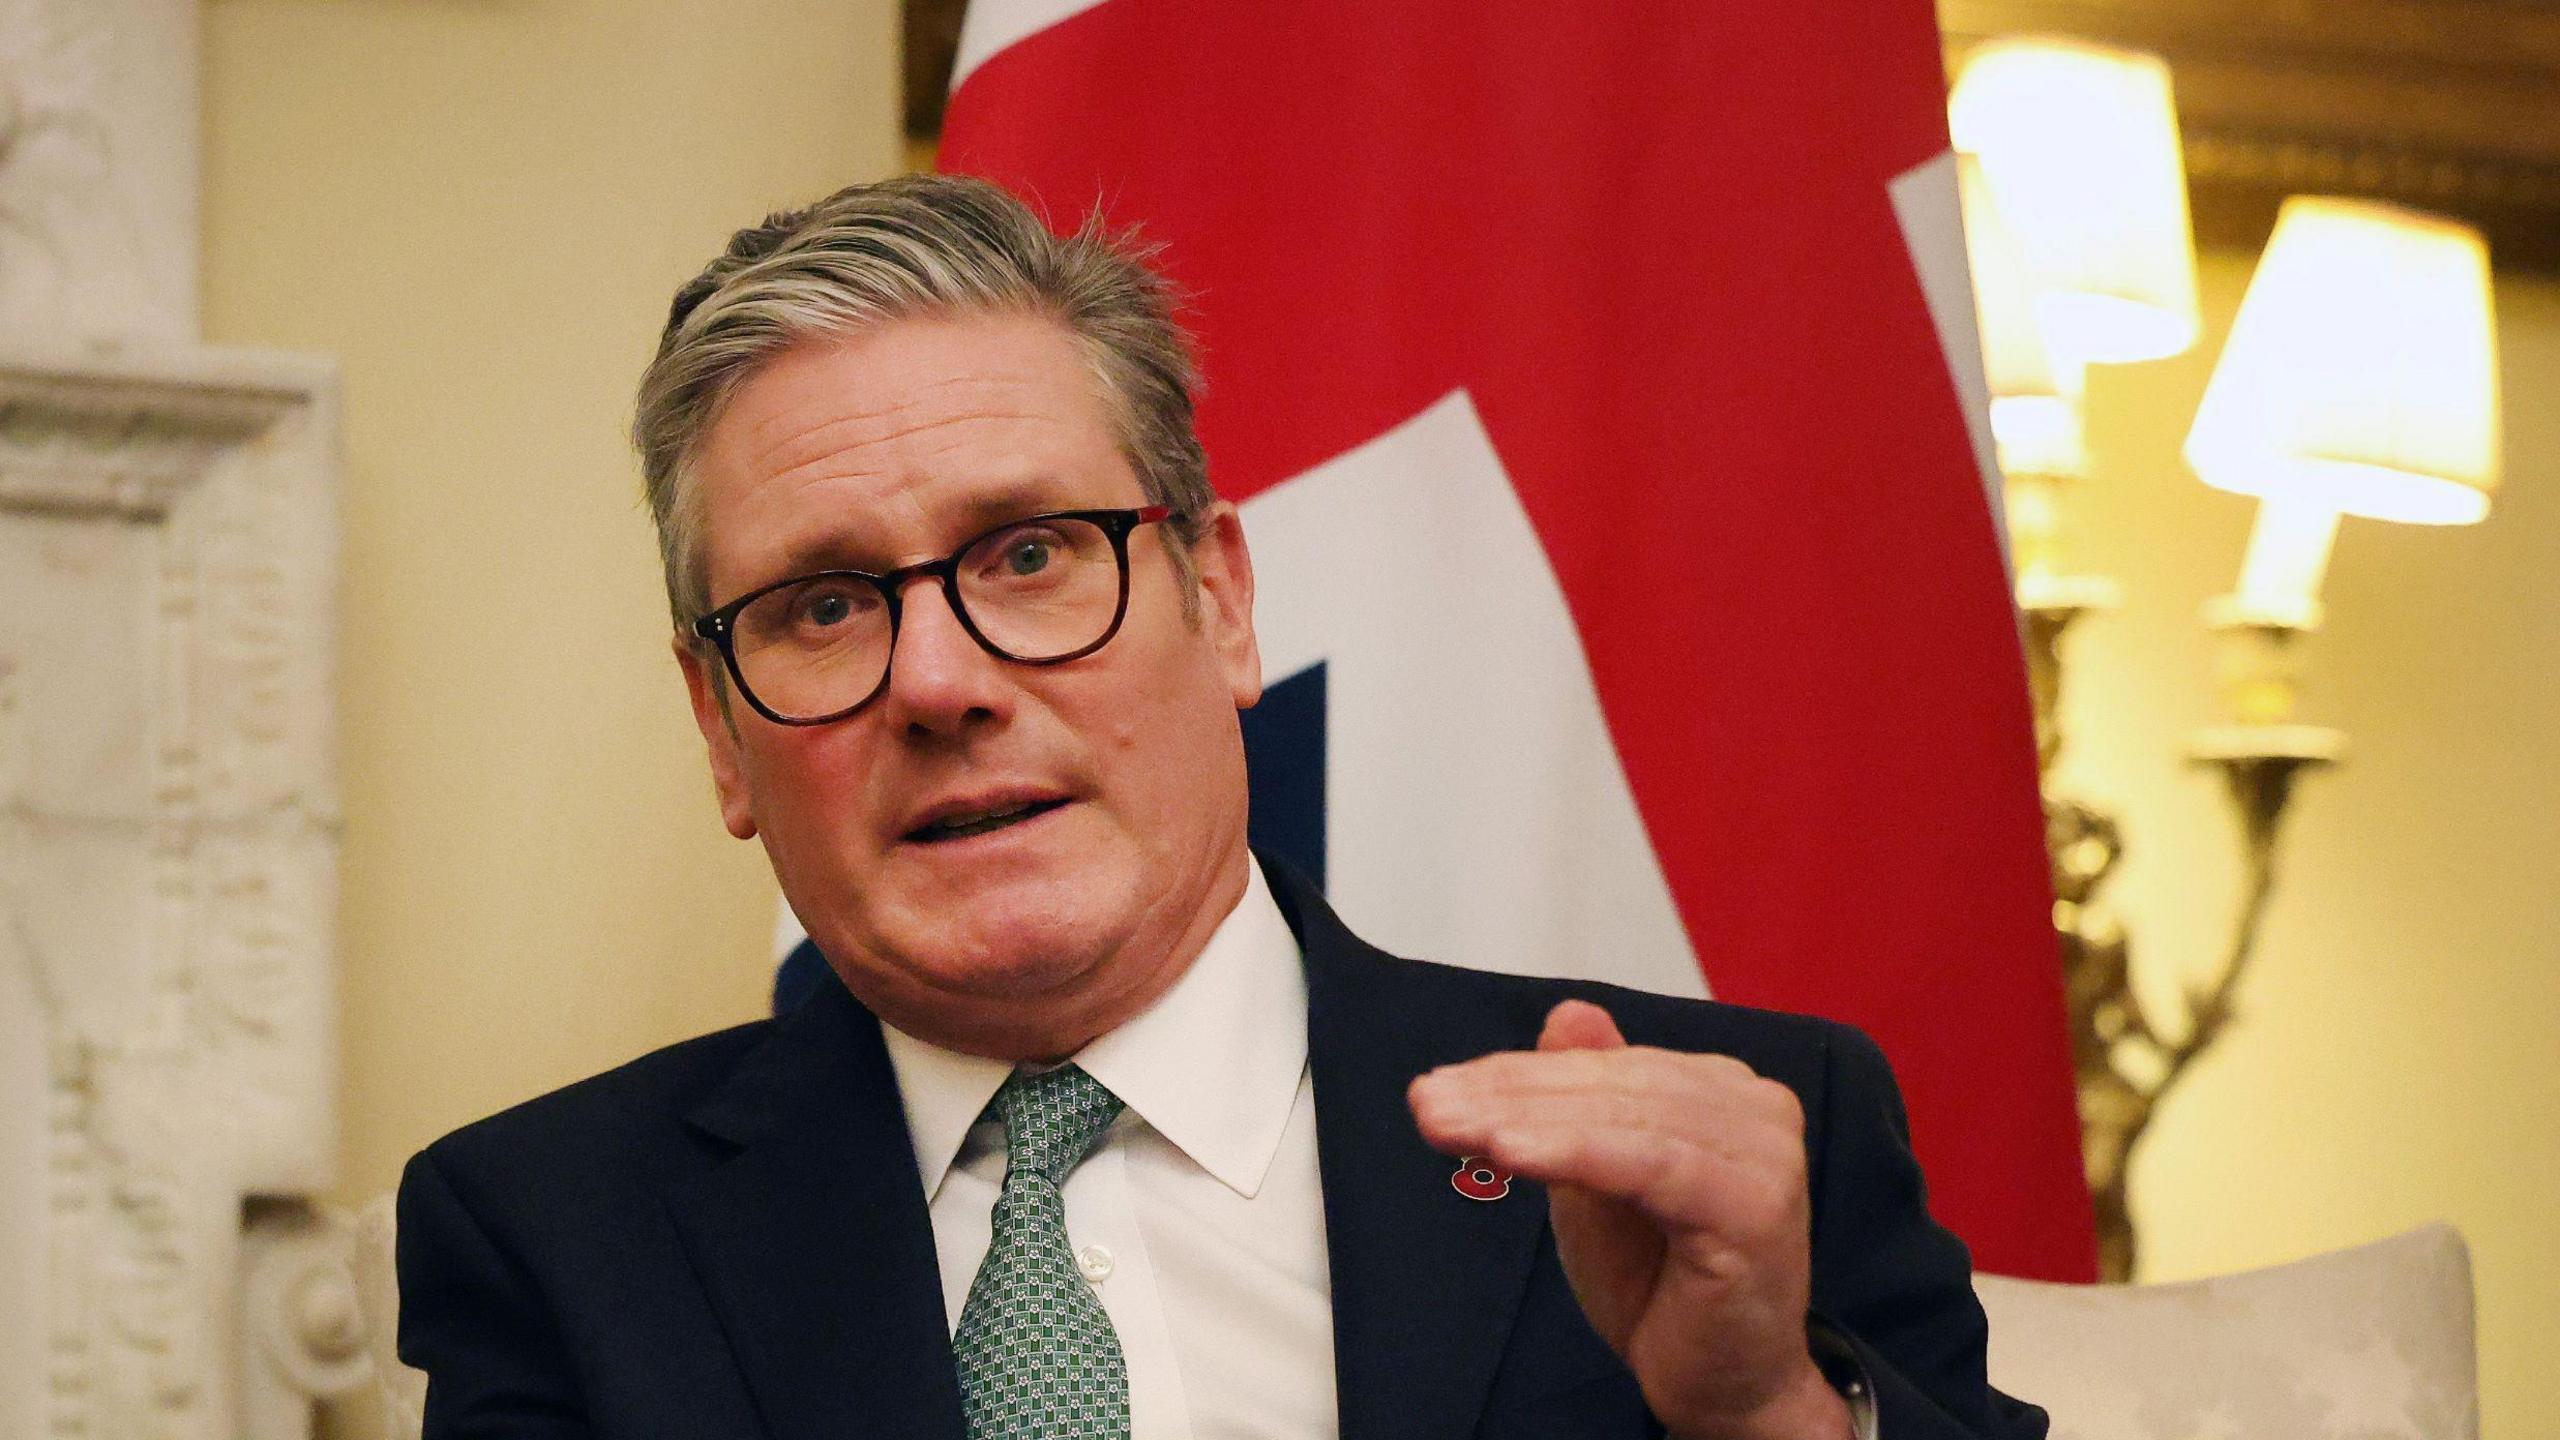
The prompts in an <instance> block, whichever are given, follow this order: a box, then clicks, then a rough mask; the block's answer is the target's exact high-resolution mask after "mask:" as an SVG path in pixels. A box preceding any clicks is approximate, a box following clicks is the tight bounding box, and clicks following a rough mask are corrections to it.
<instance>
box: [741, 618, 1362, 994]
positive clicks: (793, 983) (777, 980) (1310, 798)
mask: <svg viewBox="0 0 2560 1440" xmlns="http://www.w3.org/2000/svg"><path fill="white" fill-rule="evenodd" d="M1324 713H1325V712H1324V665H1323V663H1322V662H1318V663H1316V664H1314V665H1310V666H1308V667H1307V668H1306V669H1304V670H1301V671H1299V672H1298V673H1297V674H1295V675H1292V676H1290V677H1288V678H1287V679H1285V680H1282V681H1280V682H1278V683H1277V684H1274V685H1272V686H1270V687H1268V688H1266V689H1265V690H1264V691H1263V692H1262V703H1261V704H1259V705H1256V706H1255V707H1254V708H1252V709H1250V710H1247V711H1245V712H1243V722H1244V756H1245V771H1246V775H1247V777H1248V783H1249V785H1250V787H1251V793H1252V805H1253V811H1252V819H1251V820H1250V821H1249V822H1248V823H1247V826H1246V829H1247V831H1248V834H1249V838H1251V840H1252V841H1253V843H1254V844H1255V845H1257V846H1259V847H1260V848H1262V849H1264V850H1268V851H1270V852H1271V853H1272V854H1274V855H1277V856H1279V857H1280V858H1282V859H1284V860H1286V861H1288V862H1289V863H1290V864H1292V865H1295V866H1297V867H1298V868H1299V869H1300V870H1303V871H1305V872H1306V873H1307V875H1308V877H1309V878H1311V879H1313V880H1314V881H1315V882H1316V884H1317V885H1319V886H1321V885H1323V884H1324ZM826 977H827V957H826V956H824V955H821V954H819V953H818V947H817V945H816V943H815V942H813V941H809V940H803V941H801V942H800V943H799V944H797V945H794V946H792V947H791V953H790V954H788V955H785V956H783V957H782V963H781V965H779V966H778V967H776V968H775V970H774V972H773V1013H774V1015H775V1016H776V1017H780V1016H784V1015H788V1014H790V1013H791V1012H792V1011H794V1010H797V1009H799V1008H800V1004H801V1002H802V1001H805V1000H807V999H808V998H809V997H810V996H812V995H814V994H816V993H817V991H818V985H819V983H820V982H821V981H823V980H825V979H826Z"/></svg>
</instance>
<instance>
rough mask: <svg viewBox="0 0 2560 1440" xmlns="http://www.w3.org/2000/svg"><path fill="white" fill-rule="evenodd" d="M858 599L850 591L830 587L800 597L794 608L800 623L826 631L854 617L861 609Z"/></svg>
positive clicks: (814, 590)
mask: <svg viewBox="0 0 2560 1440" xmlns="http://www.w3.org/2000/svg"><path fill="white" fill-rule="evenodd" d="M859 608H860V607H859V603H858V599H857V597H856V596H855V595H854V593H853V592H852V591H851V590H849V589H843V588H836V587H828V588H820V589H813V590H811V591H809V592H808V593H806V594H804V595H802V596H801V597H800V603H799V604H798V605H796V606H794V607H793V609H794V610H795V611H796V612H797V620H798V623H800V624H801V625H804V626H811V627H815V628H819V629H824V628H827V627H829V626H834V625H841V624H843V623H844V622H846V621H847V620H850V619H852V618H853V617H854V614H855V613H856V611H857V610H858V609H859Z"/></svg>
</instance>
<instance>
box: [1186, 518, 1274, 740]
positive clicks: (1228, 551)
mask: <svg viewBox="0 0 2560 1440" xmlns="http://www.w3.org/2000/svg"><path fill="white" fill-rule="evenodd" d="M1191 555H1192V560H1193V563H1194V564H1195V565H1196V566H1197V567H1198V569H1199V572H1200V623H1201V626H1202V627H1203V628H1204V629H1206V630H1207V631H1208V634H1209V641H1210V643H1211V644H1212V645H1214V646H1215V647H1216V648H1217V652H1218V668H1219V669H1220V670H1222V671H1224V672H1225V673H1226V677H1227V688H1228V689H1229V690H1230V691H1232V692H1233V693H1234V695H1235V699H1236V708H1237V709H1239V710H1247V709H1251V708H1252V707H1253V705H1254V703H1255V702H1256V701H1258V700H1260V699H1261V698H1262V646H1261V643H1260V642H1259V641H1257V640H1256V639H1255V638H1254V633H1253V556H1252V555H1251V554H1250V553H1249V552H1247V551H1246V549H1245V544H1244V517H1242V516H1240V515H1238V514H1237V513H1236V507H1235V506H1233V505H1231V504H1229V503H1227V502H1226V501H1224V500H1221V501H1219V502H1218V503H1217V504H1216V505H1215V506H1214V507H1212V508H1211V509H1210V511H1209V529H1208V533H1206V534H1204V535H1202V536H1201V537H1200V541H1199V543H1198V544H1196V545H1194V546H1192V547H1191Z"/></svg>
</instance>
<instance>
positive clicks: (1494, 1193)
mask: <svg viewBox="0 0 2560 1440" xmlns="http://www.w3.org/2000/svg"><path fill="white" fill-rule="evenodd" d="M1449 1185H1450V1187H1451V1188H1452V1189H1454V1190H1456V1191H1457V1192H1458V1193H1459V1194H1461V1195H1464V1196H1466V1197H1467V1198H1468V1199H1470V1200H1499V1199H1501V1198H1502V1197H1503V1196H1505V1195H1508V1194H1510V1193H1511V1172H1510V1171H1508V1170H1505V1169H1503V1168H1502V1167H1501V1166H1499V1165H1496V1164H1494V1163H1493V1161H1492V1160H1491V1159H1489V1158H1488V1157H1486V1156H1483V1155H1469V1156H1467V1157H1465V1158H1464V1159H1462V1160H1460V1161H1459V1162H1458V1173H1457V1174H1455V1175H1452V1176H1450V1177H1449Z"/></svg>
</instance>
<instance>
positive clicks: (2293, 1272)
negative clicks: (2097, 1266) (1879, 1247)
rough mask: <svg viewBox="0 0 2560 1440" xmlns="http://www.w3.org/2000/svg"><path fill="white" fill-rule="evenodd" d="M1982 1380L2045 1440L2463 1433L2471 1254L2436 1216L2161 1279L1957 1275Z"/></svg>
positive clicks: (2433, 1439)
mask: <svg viewBox="0 0 2560 1440" xmlns="http://www.w3.org/2000/svg"><path fill="white" fill-rule="evenodd" d="M1974 1288H1975V1290H1976V1292H1977V1293H1979V1294H1980V1295H1981V1297H1982V1305H1983V1308H1984V1309H1985V1310H1987V1311H1988V1312H1990V1315H1991V1380H1992V1383H1993V1384H1995V1385H1997V1386H1999V1387H2000V1388H2001V1389H2002V1390H2005V1391H2007V1392H2009V1393H2010V1394H2012V1395H2018V1396H2023V1397H2025V1398H2026V1399H2029V1400H2033V1401H2035V1402H2036V1403H2037V1404H2039V1405H2042V1406H2044V1407H2045V1409H2046V1410H2047V1411H2049V1412H2051V1414H2052V1416H2053V1437H2054V1440H2262V1437H2274V1436H2282V1437H2284V1440H2401V1437H2406V1440H2478V1436H2479V1434H2480V1409H2479V1397H2478V1380H2477V1367H2476V1361H2475V1359H2474V1348H2473V1337H2472V1311H2471V1257H2470V1253H2469V1252H2468V1251H2467V1250H2466V1249H2464V1247H2463V1243H2462V1237H2461V1235H2460V1234H2458V1233H2457V1232H2455V1230H2454V1229H2453V1227H2451V1226H2449V1225H2430V1226H2428V1227H2426V1228H2425V1229H2421V1230H2412V1231H2410V1232H2409V1233H2408V1234H2405V1235H2396V1236H2393V1237H2392V1238H2390V1239H2388V1240H2378V1241H2375V1242H2374V1243H2372V1244H2370V1245H2360V1246H2357V1247H2355V1248H2354V1249H2351V1250H2335V1251H2331V1252H2329V1253H2328V1254H2325V1255H2314V1256H2312V1257H2311V1258H2310V1259H2308V1260H2300V1261H2296V1262H2294V1263H2293V1264H2290V1265H2278V1266H2275V1267H2273V1268H2271V1269H2266V1270H2249V1271H2244V1272H2242V1273H2240V1274H2236V1275H2222V1276H2216V1277H2215V1278H2213V1279H2210V1280H2193V1281H2188V1282H2186V1283H2184V1284H2176V1285H2047V1284H2040V1283H2038V1282H2036V1281H2032V1280H2010V1279H2005V1278H2002V1277H2000V1276H1996V1275H1981V1276H1976V1277H1975V1286H1974Z"/></svg>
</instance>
